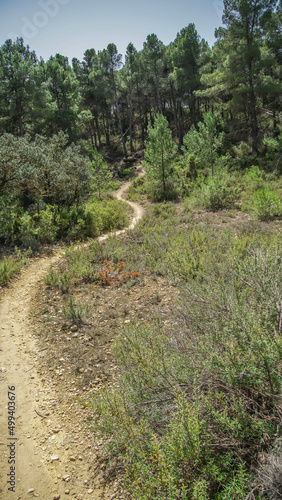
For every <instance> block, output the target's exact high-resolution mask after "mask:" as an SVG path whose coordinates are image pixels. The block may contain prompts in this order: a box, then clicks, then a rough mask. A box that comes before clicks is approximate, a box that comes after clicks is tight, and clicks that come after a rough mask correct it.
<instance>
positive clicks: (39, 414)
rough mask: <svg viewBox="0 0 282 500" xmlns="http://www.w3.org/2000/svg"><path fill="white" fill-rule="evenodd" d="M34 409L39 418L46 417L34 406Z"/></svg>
mask: <svg viewBox="0 0 282 500" xmlns="http://www.w3.org/2000/svg"><path fill="white" fill-rule="evenodd" d="M34 411H35V413H37V415H38V416H39V417H41V418H46V416H44V415H41V413H39V412H38V411H37V409H36V408H34Z"/></svg>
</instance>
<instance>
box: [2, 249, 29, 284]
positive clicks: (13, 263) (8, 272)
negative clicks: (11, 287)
mask: <svg viewBox="0 0 282 500" xmlns="http://www.w3.org/2000/svg"><path fill="white" fill-rule="evenodd" d="M27 263H28V252H27V253H25V254H22V253H21V251H20V250H17V249H16V252H15V254H14V255H10V256H9V257H4V258H3V259H1V260H0V285H1V286H3V285H6V284H7V283H8V281H10V279H11V278H12V277H13V276H14V275H15V274H17V273H18V272H19V271H20V270H21V268H22V267H23V266H25V265H26V264H27Z"/></svg>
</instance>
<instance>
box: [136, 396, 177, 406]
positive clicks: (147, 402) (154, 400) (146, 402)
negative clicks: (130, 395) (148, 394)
mask: <svg viewBox="0 0 282 500" xmlns="http://www.w3.org/2000/svg"><path fill="white" fill-rule="evenodd" d="M173 399H175V397H173V398H167V399H153V400H152V401H142V403H131V404H129V405H128V406H140V405H141V406H142V405H150V404H153V403H165V402H166V401H172V400H173Z"/></svg>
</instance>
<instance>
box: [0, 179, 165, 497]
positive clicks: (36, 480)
mask: <svg viewBox="0 0 282 500" xmlns="http://www.w3.org/2000/svg"><path fill="white" fill-rule="evenodd" d="M129 184H130V183H129V182H127V183H125V184H123V185H122V186H121V188H120V189H119V190H118V191H117V192H116V193H115V196H117V197H118V198H121V197H122V196H123V194H124V192H125V191H126V189H127V188H128V186H129ZM128 203H129V204H130V205H131V207H132V208H133V210H134V215H133V218H132V220H131V223H130V226H129V228H132V227H133V226H134V225H135V223H136V222H137V221H138V219H139V218H140V217H142V215H143V212H144V209H143V207H141V206H140V205H139V204H137V203H133V202H128ZM126 231H127V230H123V231H119V232H118V234H123V233H124V232H126ZM106 237H107V236H106V235H104V236H102V237H100V238H99V239H100V240H103V239H105V238H106ZM62 258H63V250H62V249H61V248H59V249H56V250H54V251H53V253H52V254H51V255H45V256H42V257H39V258H34V259H31V262H30V265H29V266H28V267H25V268H24V269H22V271H21V273H20V274H19V275H18V276H17V277H15V278H14V279H13V280H12V281H11V282H10V284H9V285H8V286H7V287H5V288H4V289H2V290H1V291H0V292H1V293H0V318H1V323H0V379H1V386H0V387H1V389H0V390H1V394H0V396H1V408H0V446H1V462H0V498H3V499H4V498H5V500H9V499H13V500H15V499H16V500H20V499H21V500H26V499H29V498H33V497H36V498H40V499H42V500H55V499H63V498H74V499H80V500H82V499H92V500H94V499H95V500H96V499H114V498H116V499H123V498H126V494H125V493H124V492H123V490H122V484H121V483H120V481H121V480H120V478H109V477H107V476H106V472H105V469H106V464H105V459H104V458H103V457H102V454H101V452H100V450H101V446H102V444H103V443H102V442H101V441H99V440H97V439H96V440H95V439H94V435H93V432H91V430H90V429H89V426H88V425H87V422H88V421H89V420H90V419H91V411H90V410H89V408H87V407H86V406H85V405H84V404H83V403H82V400H83V399H87V397H86V396H87V395H88V393H89V392H90V391H91V393H92V395H93V394H95V391H99V388H100V387H101V386H102V384H106V383H108V379H109V376H110V373H111V374H113V373H114V370H115V365H114V357H113V353H112V351H111V343H112V342H113V340H114V338H115V336H116V335H117V333H118V330H119V327H120V325H124V324H126V323H127V322H130V317H131V316H132V315H135V316H138V317H139V318H140V317H142V316H145V315H146V318H150V309H152V314H154V309H155V308H156V307H160V302H162V300H161V298H160V296H159V293H160V291H161V290H162V285H163V284H162V279H161V278H155V277H154V278H152V277H150V275H149V274H148V276H144V277H143V279H142V283H140V286H138V287H137V288H136V289H134V292H133V291H131V290H130V289H126V288H125V289H124V290H123V291H121V290H120V289H115V288H113V289H112V288H105V287H104V288H101V286H100V287H98V285H95V284H93V289H91V288H88V292H87V293H88V294H89V293H90V294H92V297H95V314H94V315H93V318H92V319H91V320H85V321H83V322H82V323H79V324H78V325H72V326H71V327H69V329H67V330H66V329H65V325H64V320H63V317H61V316H62V315H61V316H60V313H62V309H61V307H62V305H61V304H60V298H59V294H56V292H54V291H51V290H48V287H46V285H44V278H45V276H46V273H47V271H48V269H49V268H50V265H52V266H54V267H56V266H57V265H60V262H61V260H62ZM95 287H96V289H95ZM97 287H98V288H99V289H98V288H97ZM77 293H78V295H81V296H82V297H83V300H85V301H86V300H88V298H89V297H85V296H84V295H85V292H84V291H83V290H78V292H77ZM83 294H84V295H83ZM163 306H164V307H165V304H163ZM52 314H53V315H54V317H53V318H52ZM111 378H113V375H111ZM14 401H15V413H13V409H14ZM8 402H10V404H9V408H8ZM8 409H9V410H11V411H10V419H9V414H8ZM14 417H15V420H14ZM14 460H15V469H14V468H13V467H14ZM14 480H15V483H14V482H13V481H14ZM9 481H10V482H9ZM9 488H10V490H9Z"/></svg>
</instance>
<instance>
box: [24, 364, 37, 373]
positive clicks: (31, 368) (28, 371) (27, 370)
mask: <svg viewBox="0 0 282 500" xmlns="http://www.w3.org/2000/svg"><path fill="white" fill-rule="evenodd" d="M34 366H35V365H33V366H32V367H31V368H30V369H29V370H26V371H25V373H28V372H30V371H31V370H33V368H34Z"/></svg>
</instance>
